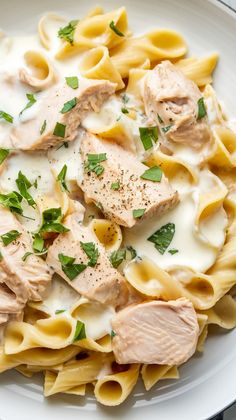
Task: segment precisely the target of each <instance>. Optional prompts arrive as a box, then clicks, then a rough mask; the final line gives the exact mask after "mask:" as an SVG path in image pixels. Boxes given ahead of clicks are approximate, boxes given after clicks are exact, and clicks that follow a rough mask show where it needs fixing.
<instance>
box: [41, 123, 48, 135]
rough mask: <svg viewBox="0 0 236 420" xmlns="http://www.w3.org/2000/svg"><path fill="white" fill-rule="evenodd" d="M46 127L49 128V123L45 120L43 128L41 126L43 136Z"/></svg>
mask: <svg viewBox="0 0 236 420" xmlns="http://www.w3.org/2000/svg"><path fill="white" fill-rule="evenodd" d="M46 127H47V121H46V120H44V122H43V124H42V126H41V128H40V134H41V135H42V134H43V133H44V131H45V130H46Z"/></svg>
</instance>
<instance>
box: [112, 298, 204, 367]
mask: <svg viewBox="0 0 236 420" xmlns="http://www.w3.org/2000/svg"><path fill="white" fill-rule="evenodd" d="M112 328H113V331H114V334H115V336H114V338H113V340H112V349H113V352H114V354H115V358H116V361H117V362H118V363H121V364H122V363H125V364H126V363H145V364H160V365H165V364H167V365H179V364H181V363H184V362H186V361H187V360H188V359H189V358H190V357H191V356H192V355H193V353H194V352H195V350H196V345H197V340H198V333H199V327H198V322H197V316H196V312H195V310H194V308H193V305H192V303H191V302H190V301H189V300H188V299H185V298H180V299H177V300H171V301H169V302H163V301H151V302H146V303H142V304H139V305H135V306H129V307H127V308H125V309H123V310H122V311H120V312H118V313H117V314H116V316H115V317H114V319H113V320H112Z"/></svg>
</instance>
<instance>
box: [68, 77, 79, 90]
mask: <svg viewBox="0 0 236 420" xmlns="http://www.w3.org/2000/svg"><path fill="white" fill-rule="evenodd" d="M66 83H67V85H68V86H69V87H71V88H72V89H77V88H78V87H79V79H78V77H77V76H71V77H66Z"/></svg>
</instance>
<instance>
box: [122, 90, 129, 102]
mask: <svg viewBox="0 0 236 420" xmlns="http://www.w3.org/2000/svg"><path fill="white" fill-rule="evenodd" d="M122 102H123V103H124V104H125V105H126V104H127V103H128V102H129V97H128V95H127V94H126V93H124V94H123V95H122Z"/></svg>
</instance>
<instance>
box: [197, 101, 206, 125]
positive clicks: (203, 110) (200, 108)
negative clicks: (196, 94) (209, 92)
mask: <svg viewBox="0 0 236 420" xmlns="http://www.w3.org/2000/svg"><path fill="white" fill-rule="evenodd" d="M197 105H198V114H197V119H198V120H200V119H201V118H203V117H205V115H206V113H207V112H206V107H205V103H204V99H203V98H200V99H198V101H197Z"/></svg>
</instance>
